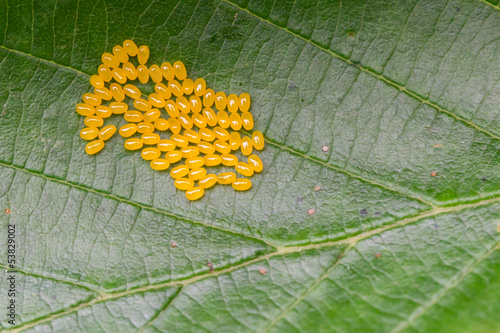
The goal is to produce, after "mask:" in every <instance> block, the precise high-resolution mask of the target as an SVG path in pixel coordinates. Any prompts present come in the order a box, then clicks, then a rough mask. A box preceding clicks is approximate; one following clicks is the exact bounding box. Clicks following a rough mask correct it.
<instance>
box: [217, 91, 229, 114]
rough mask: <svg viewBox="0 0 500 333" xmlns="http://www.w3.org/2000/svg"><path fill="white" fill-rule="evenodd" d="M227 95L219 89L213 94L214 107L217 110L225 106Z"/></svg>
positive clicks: (221, 109)
mask: <svg viewBox="0 0 500 333" xmlns="http://www.w3.org/2000/svg"><path fill="white" fill-rule="evenodd" d="M226 101H227V97H226V94H225V93H224V92H223V91H219V92H217V93H216V94H215V108H216V109H217V110H219V111H223V110H224V109H225V108H226Z"/></svg>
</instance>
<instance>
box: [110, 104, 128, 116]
mask: <svg viewBox="0 0 500 333" xmlns="http://www.w3.org/2000/svg"><path fill="white" fill-rule="evenodd" d="M109 109H110V110H111V112H112V113H113V114H123V113H125V112H127V111H128V105H127V103H123V102H111V103H109Z"/></svg>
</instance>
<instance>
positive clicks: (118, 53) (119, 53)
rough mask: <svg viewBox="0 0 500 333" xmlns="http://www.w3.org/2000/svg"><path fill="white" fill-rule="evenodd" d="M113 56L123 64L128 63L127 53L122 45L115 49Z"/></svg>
mask: <svg viewBox="0 0 500 333" xmlns="http://www.w3.org/2000/svg"><path fill="white" fill-rule="evenodd" d="M113 55H114V56H115V57H116V59H118V61H120V62H122V63H126V62H127V61H128V54H127V51H125V49H124V48H123V47H121V46H120V45H115V46H114V47H113Z"/></svg>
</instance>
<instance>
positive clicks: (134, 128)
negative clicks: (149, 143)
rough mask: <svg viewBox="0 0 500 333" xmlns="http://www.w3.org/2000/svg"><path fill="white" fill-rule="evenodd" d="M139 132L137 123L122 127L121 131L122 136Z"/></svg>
mask: <svg viewBox="0 0 500 333" xmlns="http://www.w3.org/2000/svg"><path fill="white" fill-rule="evenodd" d="M135 132H137V125H136V124H126V125H123V126H122V127H120V130H119V133H120V135H121V136H122V137H124V138H128V137H131V136H132V135H134V134H135Z"/></svg>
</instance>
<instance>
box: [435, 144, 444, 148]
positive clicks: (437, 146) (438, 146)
mask: <svg viewBox="0 0 500 333" xmlns="http://www.w3.org/2000/svg"><path fill="white" fill-rule="evenodd" d="M442 146H443V145H440V144H437V145H434V146H433V147H434V148H441V147H442Z"/></svg>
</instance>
